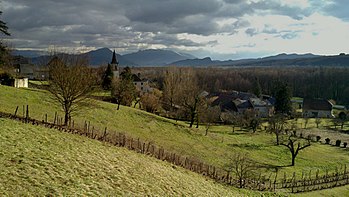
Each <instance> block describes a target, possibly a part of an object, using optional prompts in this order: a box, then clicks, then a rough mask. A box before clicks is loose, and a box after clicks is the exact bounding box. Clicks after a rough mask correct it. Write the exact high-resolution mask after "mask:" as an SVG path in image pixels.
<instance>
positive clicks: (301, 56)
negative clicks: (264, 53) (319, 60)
mask: <svg viewBox="0 0 349 197" xmlns="http://www.w3.org/2000/svg"><path fill="white" fill-rule="evenodd" d="M314 57H319V55H314V54H311V53H306V54H296V53H293V54H286V53H281V54H278V55H275V56H269V57H263V58H261V60H263V61H266V60H290V59H306V58H314Z"/></svg>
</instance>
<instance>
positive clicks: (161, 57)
mask: <svg viewBox="0 0 349 197" xmlns="http://www.w3.org/2000/svg"><path fill="white" fill-rule="evenodd" d="M13 54H14V55H21V56H24V57H26V58H29V59H30V62H32V63H33V64H43V63H44V62H47V61H48V59H49V57H48V56H45V55H43V54H44V52H42V51H30V50H25V51H19V50H14V51H13ZM82 55H86V56H87V57H88V58H89V60H90V64H91V65H92V66H99V65H106V64H107V63H109V62H110V61H111V58H112V51H111V50H110V49H108V48H101V49H97V50H94V51H90V52H87V53H85V54H82ZM117 59H118V61H119V64H120V65H121V66H165V65H173V66H349V55H345V54H340V55H334V56H319V55H314V54H311V53H307V54H285V53H281V54H278V55H275V56H268V57H263V58H256V59H241V60H226V61H220V60H212V59H211V58H210V57H206V58H202V59H198V58H195V57H194V56H192V55H190V54H184V53H177V52H174V51H170V50H161V49H149V50H142V51H138V52H135V53H130V54H126V55H120V54H117Z"/></svg>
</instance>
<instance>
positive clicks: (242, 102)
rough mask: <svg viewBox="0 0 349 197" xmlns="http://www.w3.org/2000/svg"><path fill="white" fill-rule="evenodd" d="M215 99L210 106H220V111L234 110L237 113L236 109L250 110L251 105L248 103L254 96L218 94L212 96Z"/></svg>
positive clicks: (238, 93) (243, 93) (234, 92)
mask: <svg viewBox="0 0 349 197" xmlns="http://www.w3.org/2000/svg"><path fill="white" fill-rule="evenodd" d="M213 95H214V96H217V98H216V99H215V100H214V101H213V102H212V106H217V105H218V106H220V107H221V110H222V111H224V110H228V111H231V110H234V111H238V108H252V105H251V103H250V102H249V101H248V100H249V99H250V98H255V97H256V96H255V95H254V94H251V93H246V92H237V91H233V92H220V93H215V94H213Z"/></svg>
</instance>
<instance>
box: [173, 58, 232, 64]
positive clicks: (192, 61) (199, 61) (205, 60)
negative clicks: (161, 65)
mask: <svg viewBox="0 0 349 197" xmlns="http://www.w3.org/2000/svg"><path fill="white" fill-rule="evenodd" d="M232 62H233V61H232V60H228V61H219V60H212V59H211V58H210V57H205V58H203V59H198V58H195V59H186V60H180V61H176V62H172V63H170V64H168V65H169V66H222V65H229V64H232Z"/></svg>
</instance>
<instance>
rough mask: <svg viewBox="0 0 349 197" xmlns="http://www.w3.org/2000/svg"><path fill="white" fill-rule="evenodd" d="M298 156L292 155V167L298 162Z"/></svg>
mask: <svg viewBox="0 0 349 197" xmlns="http://www.w3.org/2000/svg"><path fill="white" fill-rule="evenodd" d="M296 156H297V155H295V154H292V163H291V166H294V163H295V160H296Z"/></svg>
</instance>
